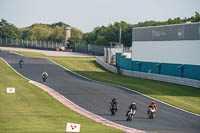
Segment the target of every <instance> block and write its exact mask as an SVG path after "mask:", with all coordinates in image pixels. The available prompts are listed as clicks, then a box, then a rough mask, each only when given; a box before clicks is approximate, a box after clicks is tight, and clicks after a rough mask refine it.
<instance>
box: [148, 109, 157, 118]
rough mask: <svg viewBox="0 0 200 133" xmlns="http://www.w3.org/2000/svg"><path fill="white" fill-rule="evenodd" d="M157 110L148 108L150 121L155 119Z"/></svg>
mask: <svg viewBox="0 0 200 133" xmlns="http://www.w3.org/2000/svg"><path fill="white" fill-rule="evenodd" d="M155 113H156V109H155V108H148V114H149V119H153V118H154V117H155Z"/></svg>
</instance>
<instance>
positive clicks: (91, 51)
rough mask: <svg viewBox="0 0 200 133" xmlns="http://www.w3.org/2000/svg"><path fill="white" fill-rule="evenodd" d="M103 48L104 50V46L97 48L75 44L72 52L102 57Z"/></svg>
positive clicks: (90, 45)
mask: <svg viewBox="0 0 200 133" xmlns="http://www.w3.org/2000/svg"><path fill="white" fill-rule="evenodd" d="M104 48H106V46H98V45H92V44H76V45H75V50H74V51H75V52H80V53H87V54H91V55H98V56H103V55H104Z"/></svg>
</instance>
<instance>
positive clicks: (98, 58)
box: [96, 56, 117, 73]
mask: <svg viewBox="0 0 200 133" xmlns="http://www.w3.org/2000/svg"><path fill="white" fill-rule="evenodd" d="M96 62H97V63H98V64H99V65H101V66H102V67H103V68H105V69H106V70H108V71H110V72H113V73H117V69H116V67H114V66H112V65H109V64H107V63H105V61H104V57H103V56H96Z"/></svg>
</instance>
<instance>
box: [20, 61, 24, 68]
mask: <svg viewBox="0 0 200 133" xmlns="http://www.w3.org/2000/svg"><path fill="white" fill-rule="evenodd" d="M23 64H24V62H23V61H22V60H20V61H19V67H20V68H22V65H23Z"/></svg>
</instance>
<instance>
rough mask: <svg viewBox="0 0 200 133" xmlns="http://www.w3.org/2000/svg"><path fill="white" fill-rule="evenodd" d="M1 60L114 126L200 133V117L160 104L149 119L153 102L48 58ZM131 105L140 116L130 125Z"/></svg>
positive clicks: (8, 57) (6, 56)
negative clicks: (113, 108) (113, 105)
mask: <svg viewBox="0 0 200 133" xmlns="http://www.w3.org/2000/svg"><path fill="white" fill-rule="evenodd" d="M0 57H3V58H4V59H5V60H6V61H7V62H8V63H9V64H10V65H11V66H12V67H13V68H14V69H15V70H17V71H18V72H19V73H21V74H22V75H23V76H25V77H27V78H29V79H31V80H34V81H37V82H40V83H43V84H45V85H47V86H49V87H50V88H52V89H54V90H55V91H57V92H59V93H60V94H61V95H63V96H65V97H66V98H67V99H69V100H71V101H72V102H74V103H75V104H77V105H79V106H80V107H82V108H84V109H86V110H88V111H90V112H92V113H94V114H96V115H99V116H101V117H103V118H105V119H108V120H110V121H113V122H115V123H119V124H122V125H125V126H128V127H132V128H135V129H139V130H143V131H147V132H155V131H157V132H177V133H186V132H187V133H200V116H196V115H193V114H190V113H187V112H184V111H181V110H178V109H176V108H173V107H171V106H168V105H166V104H163V103H160V102H158V101H157V106H158V111H157V114H156V117H155V119H153V120H152V119H148V117H147V115H146V110H147V106H148V105H149V103H151V102H152V99H150V98H148V97H145V96H143V95H141V94H138V93H135V92H133V91H130V90H127V89H124V88H122V87H116V86H113V85H108V84H104V83H100V82H95V81H91V80H88V79H85V78H83V77H80V76H78V75H76V74H73V73H72V72H70V71H68V70H66V69H64V68H62V67H60V66H58V65H56V64H54V63H53V62H51V61H49V60H46V59H38V58H28V57H21V56H19V55H16V54H11V53H9V52H5V51H2V52H0ZM21 58H23V59H24V62H25V64H24V66H23V68H21V69H20V68H19V65H18V61H19V59H21ZM44 71H46V72H47V73H48V74H49V77H48V79H47V82H46V83H44V82H42V78H41V74H42V72H44ZM113 96H117V98H118V99H119V110H118V112H117V114H116V116H111V115H110V111H109V102H110V100H111V98H112V97H113ZM132 102H136V104H137V113H136V115H135V118H134V120H133V121H132V122H127V121H126V117H125V114H126V112H127V109H128V106H129V105H130V104H131V103H132Z"/></svg>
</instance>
